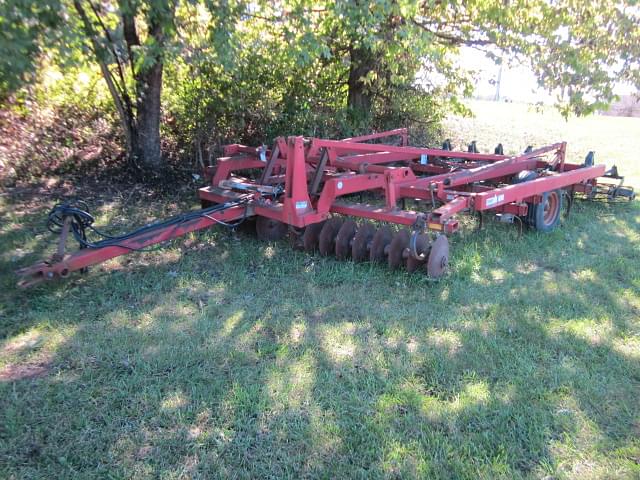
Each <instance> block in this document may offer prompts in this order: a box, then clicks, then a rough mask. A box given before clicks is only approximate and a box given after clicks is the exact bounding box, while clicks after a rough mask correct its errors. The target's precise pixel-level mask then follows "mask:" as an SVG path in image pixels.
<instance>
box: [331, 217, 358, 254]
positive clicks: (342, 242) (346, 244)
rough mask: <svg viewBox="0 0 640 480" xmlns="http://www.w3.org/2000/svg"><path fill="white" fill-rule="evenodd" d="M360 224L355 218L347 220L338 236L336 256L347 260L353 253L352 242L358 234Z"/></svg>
mask: <svg viewBox="0 0 640 480" xmlns="http://www.w3.org/2000/svg"><path fill="white" fill-rule="evenodd" d="M357 228H358V225H357V224H356V222H354V221H353V220H347V221H345V222H344V223H343V224H342V226H341V227H340V230H338V235H337V236H336V258H337V259H338V260H346V259H347V258H349V255H351V242H352V241H353V237H355V235H356V229H357Z"/></svg>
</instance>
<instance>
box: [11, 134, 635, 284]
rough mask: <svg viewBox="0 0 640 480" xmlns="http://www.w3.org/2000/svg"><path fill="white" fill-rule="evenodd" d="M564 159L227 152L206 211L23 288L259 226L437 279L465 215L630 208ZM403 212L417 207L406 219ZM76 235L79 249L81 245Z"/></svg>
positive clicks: (287, 149)
mask: <svg viewBox="0 0 640 480" xmlns="http://www.w3.org/2000/svg"><path fill="white" fill-rule="evenodd" d="M383 142H384V143H383ZM565 150H566V144H565V143H556V144H553V145H549V146H546V147H542V148H538V149H527V152H526V153H523V154H520V155H516V156H505V155H503V154H502V152H503V147H502V145H501V144H500V145H498V147H496V149H495V153H493V154H482V153H477V146H476V145H475V143H473V142H472V144H471V145H470V146H469V151H468V152H457V151H452V150H451V145H450V142H445V144H444V145H443V149H433V148H422V147H412V146H408V136H407V131H406V130H405V129H398V130H392V131H388V132H382V133H377V134H372V135H366V136H362V137H354V138H348V139H345V140H325V139H319V138H303V137H288V138H286V139H285V138H282V137H280V138H278V139H276V141H275V143H274V145H273V147H272V148H270V149H267V148H265V147H260V148H253V147H247V146H244V145H237V144H234V145H228V146H226V147H225V149H224V157H222V158H219V159H218V161H217V163H216V165H215V167H208V168H207V169H206V172H205V176H206V178H207V183H208V185H207V186H205V187H203V188H201V189H200V190H199V191H198V195H199V197H200V200H201V202H202V206H203V210H201V211H197V212H190V213H189V214H185V216H186V217H187V218H185V219H181V218H178V220H177V221H176V222H174V223H172V224H171V225H165V223H166V222H161V223H158V224H152V225H149V226H146V227H143V230H144V231H142V232H141V233H137V232H134V233H133V234H129V235H128V236H127V238H125V239H124V240H122V239H121V238H120V237H118V238H117V239H116V240H118V241H117V242H114V241H110V242H107V241H106V240H103V241H102V242H98V243H97V244H91V245H84V246H85V247H87V248H85V249H82V250H80V251H79V252H76V253H73V254H71V255H64V253H63V251H62V252H60V251H59V252H58V255H57V257H56V258H54V259H52V261H51V262H46V263H41V264H38V265H34V266H32V267H29V268H27V269H24V270H22V271H20V272H19V274H20V275H21V276H22V277H23V278H24V279H25V283H26V284H31V283H33V282H35V281H39V280H42V279H50V278H56V277H64V276H66V275H68V273H69V272H71V271H73V270H79V269H82V268H85V267H87V266H89V265H92V264H95V263H99V262H102V261H105V260H107V259H108V258H113V257H115V256H118V255H122V254H124V253H128V252H130V251H132V250H139V249H140V248H144V247H147V246H149V245H152V244H155V243H159V242H162V241H165V240H168V239H171V238H175V237H178V236H180V235H184V234H185V233H187V232H190V231H194V230H198V229H202V228H206V227H209V226H212V225H215V224H225V225H229V223H230V222H235V221H241V220H243V219H245V218H247V217H256V230H257V234H258V237H259V238H261V239H263V240H266V241H273V240H279V239H282V238H284V237H287V236H288V237H289V239H290V241H291V245H292V246H293V247H294V248H298V249H303V250H305V251H307V252H316V251H317V252H319V253H320V254H321V255H335V256H336V257H337V258H338V259H341V260H346V259H352V260H353V261H356V262H360V261H366V260H369V261H372V262H379V263H387V265H388V266H389V267H390V268H393V269H395V268H406V269H407V270H408V271H410V272H415V271H423V272H425V273H426V274H428V275H429V276H430V277H433V278H438V277H440V276H442V275H443V273H444V272H445V271H446V267H447V264H448V260H449V243H448V240H447V235H450V234H453V233H455V232H456V231H457V230H458V229H459V228H460V224H459V215H460V214H462V213H480V214H482V213H484V212H492V213H495V214H497V215H498V216H499V217H500V219H501V220H502V221H513V220H514V219H518V220H520V221H521V223H526V224H528V225H529V226H531V227H532V228H535V229H537V230H540V231H545V232H546V231H550V230H552V229H554V228H555V227H556V226H557V224H558V219H559V217H560V210H561V209H562V205H563V201H565V199H569V200H570V199H573V196H574V194H576V193H579V194H584V195H585V196H586V198H596V197H600V196H602V195H606V196H607V198H609V199H613V198H629V199H631V198H633V196H634V192H633V189H632V188H631V187H624V186H622V183H621V177H619V176H618V173H617V170H615V168H614V169H612V170H610V171H608V172H607V171H606V168H605V166H604V165H596V164H594V162H593V155H592V154H590V156H587V159H586V160H585V163H584V164H571V163H567V162H566V161H565ZM601 177H605V181H604V183H603V181H602V180H599V179H600V178H601ZM606 178H609V179H610V180H611V179H613V180H616V181H618V184H611V183H606ZM407 202H409V203H411V204H412V205H413V206H414V207H413V208H412V209H407V208H406V204H407ZM58 213H59V212H58ZM74 215H76V216H77V212H76V213H74V212H67V214H66V215H65V214H63V215H60V221H61V222H62V224H61V225H62V228H63V232H65V231H66V230H64V228H65V227H64V220H65V219H71V220H69V221H67V223H69V222H70V223H71V224H72V225H76V224H77V223H78V222H79V219H78V218H76V217H74ZM74 222H75V223H74ZM373 222H376V223H373ZM59 223H60V222H59ZM393 225H396V226H400V227H401V228H392V226H393ZM74 229H75V230H74V234H75V236H76V238H78V235H80V237H82V236H83V235H84V231H82V232H79V233H78V232H76V230H77V226H76V227H74ZM136 233H137V234H136ZM65 236H66V235H65V234H64V233H63V235H62V237H61V239H62V238H63V237H65ZM85 238H86V236H85ZM112 240H113V239H112ZM81 243H82V242H81ZM63 244H64V241H62V245H63Z"/></svg>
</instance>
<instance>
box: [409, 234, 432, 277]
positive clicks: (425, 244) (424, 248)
mask: <svg viewBox="0 0 640 480" xmlns="http://www.w3.org/2000/svg"><path fill="white" fill-rule="evenodd" d="M409 242H411V239H410V240H409ZM415 242H416V253H418V255H421V256H422V258H415V257H414V256H413V254H412V253H411V246H409V256H408V257H407V261H406V263H405V266H406V267H407V271H408V272H409V273H413V272H415V271H416V270H418V269H419V268H420V267H421V266H423V265H425V264H426V263H427V259H428V258H429V249H430V248H431V246H430V245H429V235H425V234H422V235H418V236H417V237H416V240H415Z"/></svg>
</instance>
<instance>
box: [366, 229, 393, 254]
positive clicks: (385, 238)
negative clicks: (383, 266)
mask: <svg viewBox="0 0 640 480" xmlns="http://www.w3.org/2000/svg"><path fill="white" fill-rule="evenodd" d="M392 236H393V232H392V231H391V229H390V228H389V227H381V228H379V229H378V231H377V232H376V233H375V235H374V236H373V240H371V250H370V251H369V260H371V261H372V262H384V261H385V259H386V254H385V251H384V250H385V248H386V247H387V245H389V244H390V243H391V237H392Z"/></svg>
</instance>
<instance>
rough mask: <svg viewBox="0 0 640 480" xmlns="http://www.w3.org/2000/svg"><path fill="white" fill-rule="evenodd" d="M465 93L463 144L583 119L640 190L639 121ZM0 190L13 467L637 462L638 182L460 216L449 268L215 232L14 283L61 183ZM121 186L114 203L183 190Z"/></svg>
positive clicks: (56, 474)
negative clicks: (28, 190)
mask: <svg viewBox="0 0 640 480" xmlns="http://www.w3.org/2000/svg"><path fill="white" fill-rule="evenodd" d="M474 108H475V110H476V111H477V112H478V116H477V118H475V119H449V120H448V126H449V128H454V127H455V128H456V130H457V131H458V132H461V137H460V138H461V139H464V140H465V141H470V140H471V139H473V138H475V139H477V140H478V141H479V142H480V145H483V146H485V149H488V148H489V147H491V148H493V144H494V143H497V141H503V142H504V143H505V145H506V146H507V149H511V150H514V151H515V150H519V149H520V148H521V147H523V146H526V144H528V143H533V144H536V145H541V144H543V143H549V142H552V141H555V140H558V139H567V140H569V141H570V142H571V141H573V140H574V139H575V143H578V146H579V149H576V150H577V151H579V155H578V154H577V153H576V155H577V156H579V157H581V156H583V155H584V153H586V150H588V149H595V150H597V151H598V152H599V158H600V159H602V160H604V159H605V158H606V156H605V154H606V155H610V156H612V157H613V156H615V157H616V158H615V160H616V162H617V163H618V165H619V167H620V169H621V171H622V172H627V173H629V174H630V176H631V178H632V183H635V186H636V187H638V186H640V182H638V179H639V178H640V166H639V164H638V161H637V158H638V157H637V152H638V151H640V145H638V142H639V139H640V135H638V133H640V121H639V120H638V119H635V120H628V119H618V118H609V117H593V118H588V119H584V120H572V121H570V122H569V123H565V122H564V121H563V120H562V119H560V118H558V117H557V116H556V115H553V114H545V115H544V116H539V115H538V114H535V113H532V112H528V111H527V110H526V108H524V107H522V106H519V105H497V104H475V105H474ZM521 124H522V125H524V126H520V125H521ZM480 125H484V126H485V128H483V129H479V126H480ZM470 132H473V133H474V134H473V135H472V134H471V133H470ZM523 132H524V133H526V135H524V134H523ZM452 137H453V138H454V139H456V138H457V136H455V135H453V134H452ZM634 142H635V143H634ZM569 149H570V150H569V151H570V152H573V151H574V150H573V148H572V144H571V143H570V145H569ZM570 154H571V153H570ZM126 196H128V194H127V195H126ZM0 198H1V199H2V200H1V202H2V204H1V205H0V215H1V219H0V220H1V221H0V245H1V246H2V249H1V250H0V251H1V252H2V253H0V332H1V335H2V338H3V340H2V341H1V343H0V476H1V477H3V478H451V479H457V478H509V479H511V478H558V479H560V478H576V479H578V478H579V479H583V478H638V477H640V466H639V464H640V400H639V398H640V275H639V274H638V271H640V257H639V255H638V251H639V247H640V207H639V205H638V202H636V203H635V204H622V205H608V204H586V203H577V204H576V206H575V208H574V211H573V212H572V215H571V217H570V218H569V219H568V221H567V222H566V223H565V225H563V227H562V228H561V229H559V230H557V231H555V232H553V233H551V234H546V235H544V234H538V233H535V232H526V233H525V235H524V236H523V237H522V238H519V237H518V233H517V231H516V229H515V228H514V227H513V226H508V225H502V224H496V223H493V222H488V224H487V225H486V228H485V229H484V230H483V231H482V232H480V233H474V232H472V231H471V230H470V229H468V230H466V231H464V232H463V233H462V234H460V235H458V236H456V237H454V238H453V239H452V257H451V273H450V274H449V275H448V276H447V277H446V278H444V280H442V281H440V282H432V281H429V280H428V279H426V278H425V277H422V276H419V275H408V274H406V273H402V272H389V271H387V270H386V269H385V268H382V267H377V266H374V265H369V264H353V263H351V262H337V261H334V260H332V259H326V258H320V257H316V256H310V255H307V254H304V253H300V252H293V251H291V250H290V249H289V247H288V246H287V245H286V243H284V242H283V243H278V244H273V245H266V244H263V243H260V242H258V241H257V240H255V239H253V238H251V237H247V236H243V235H233V234H229V233H228V232H226V231H223V230H217V229H216V230H213V231H211V232H205V233H201V234H199V235H194V236H192V237H190V238H189V239H188V241H187V243H186V244H184V243H181V242H177V243H175V244H174V245H173V246H172V247H170V248H168V249H166V250H163V251H162V252H159V253H150V254H140V255H131V256H128V257H122V258H120V259H117V260H114V261H111V262H109V263H107V264H105V265H104V266H103V267H101V268H93V269H92V270H91V272H90V273H89V274H87V275H76V276H74V277H72V278H70V279H69V280H68V281H67V282H65V283H59V284H51V285H45V286H41V287H37V288H35V289H32V290H28V291H19V290H16V289H15V287H14V283H15V277H14V276H13V274H12V270H13V269H14V268H17V267H18V266H23V265H27V264H29V263H30V262H32V261H35V260H37V259H38V258H40V257H42V256H43V255H44V253H45V252H51V250H52V245H51V244H50V240H51V237H50V236H49V235H47V234H44V233H43V228H42V224H41V221H42V217H43V215H44V214H45V212H46V208H47V207H48V206H50V205H51V203H52V201H53V200H52V199H48V197H42V196H40V197H37V196H36V197H34V198H26V197H24V196H22V197H16V196H12V195H4V196H2V197H0ZM118 198H119V197H118ZM98 200H100V199H98ZM27 201H29V202H31V203H30V206H29V207H28V208H26V207H25V204H26V203H27ZM122 203H123V202H120V201H119V200H118V199H117V198H116V200H115V201H109V202H106V201H104V197H103V198H102V203H101V205H100V208H99V211H100V213H99V223H107V222H115V223H118V222H120V223H124V222H125V220H127V219H133V220H135V221H136V222H139V221H142V220H143V219H145V218H147V217H149V216H153V215H155V214H156V213H159V214H167V213H170V212H173V211H178V210H180V209H181V208H184V207H185V206H186V205H185V203H184V201H182V200H180V199H177V200H167V201H164V202H159V201H152V202H151V204H150V203H149V202H148V201H146V200H145V199H142V198H140V199H137V195H133V196H132V197H131V199H130V200H129V202H128V203H127V204H126V205H125V206H123V205H122ZM187 204H189V202H187ZM191 205H195V202H191Z"/></svg>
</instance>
